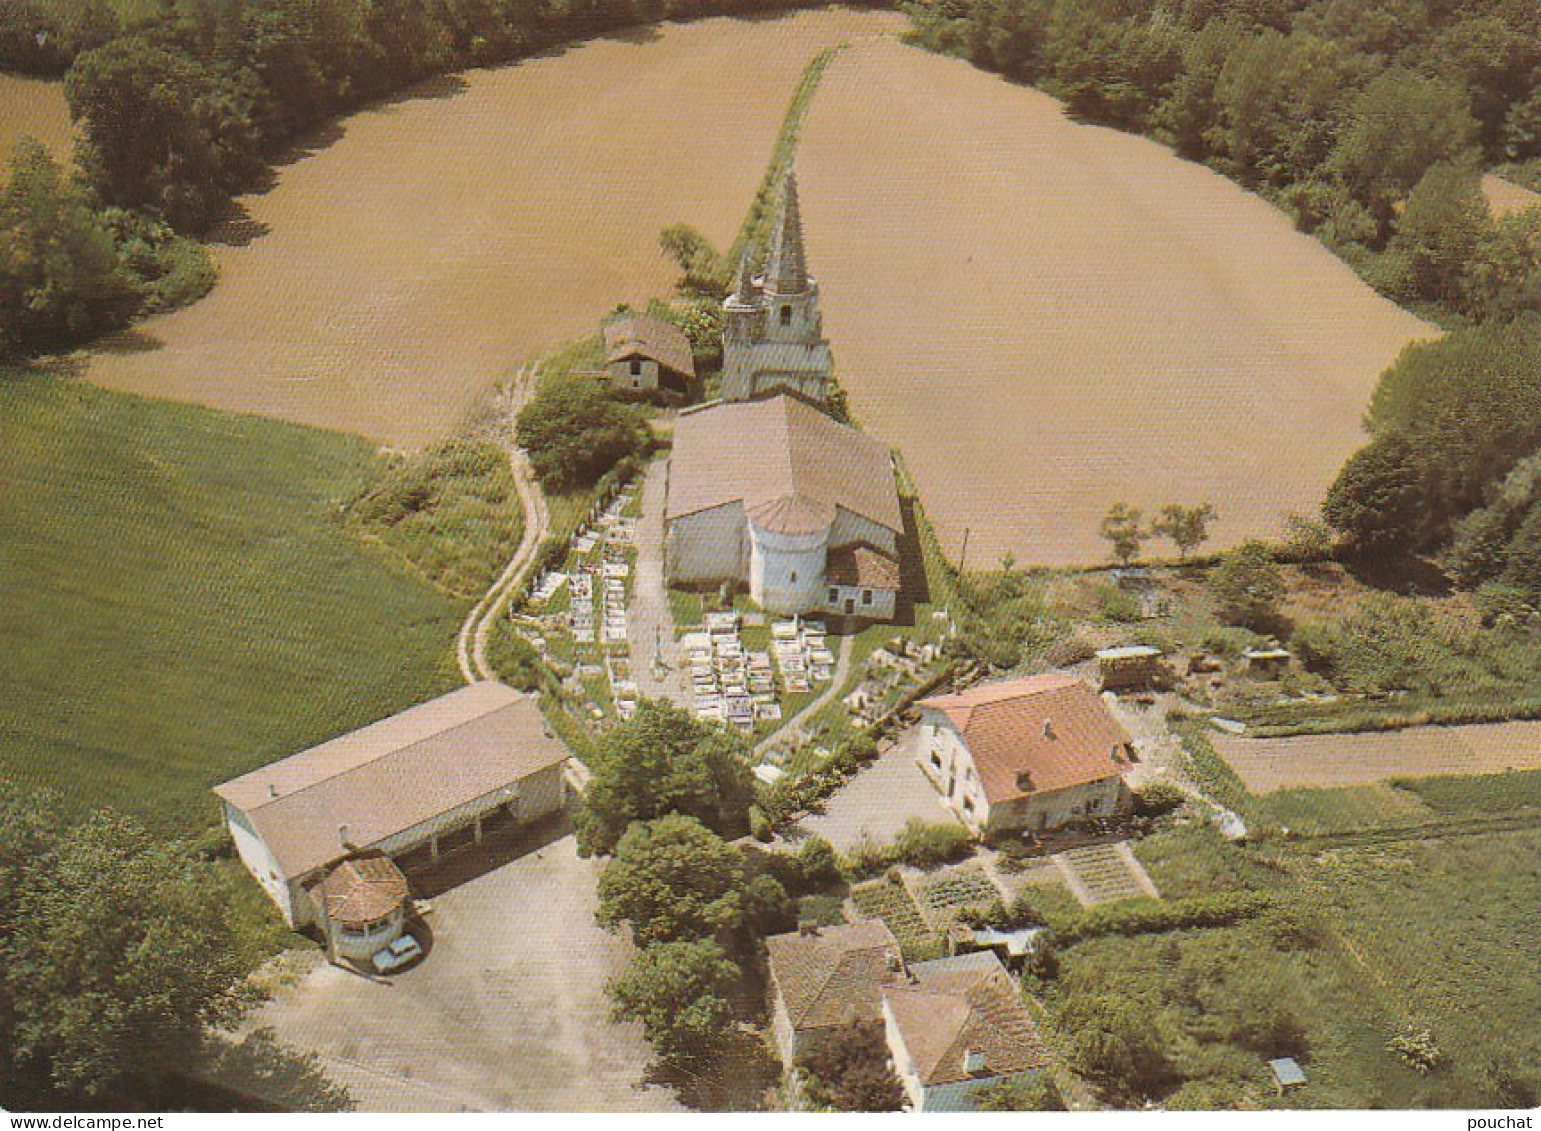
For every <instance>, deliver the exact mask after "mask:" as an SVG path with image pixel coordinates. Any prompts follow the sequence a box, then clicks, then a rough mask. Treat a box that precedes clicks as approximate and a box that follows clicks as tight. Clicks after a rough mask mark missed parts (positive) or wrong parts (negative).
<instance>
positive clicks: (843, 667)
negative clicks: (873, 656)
mask: <svg viewBox="0 0 1541 1131" xmlns="http://www.w3.org/2000/svg"><path fill="white" fill-rule="evenodd" d="M855 640H856V637H855V636H854V635H849V636H842V637H841V638H840V654H839V655H838V656H837V657H836V658H835V670H834V672H833V673H831V675H830V678H829V686H828V687H826V688H825V689H824V691H823V693H822V694H821V695H820V696H819V697H818V698H817V699H815V700H814V701H813V702H812V703H809V704H808V705H807V706H806V707H804V708H803V709H802V710H801V711H799V712H797V714H795V715H793V716H792V717H791V718H790V719H788V720H787V721H786V722H785V723H783V724H782V725H781V726H779V727H777V728H776V729H775V730H774V731H772V732H771V733H770V734H768V735H766V736H765V738H763V739H762V740H761V741H760V742H758V743H757V744H756V745H755V748H754V752H755V757H756V758H759V757H761V756H763V755H764V754H765V753H766V752H767V751H769V750H770V749H771V747H773V746H779V745H784V743H785V740H786V739H793V740H794V741H796V736H797V734H798V729H799V728H800V727H801V726H802V724H803V723H805V722H807V721H808V720H809V719H811V718H813V716H814V715H816V714H818V713H819V712H820V711H822V710H823V709H824V708H825V707H826V706H828V705H829V702H830V700H832V699H833V698H834V697H835V696H836V695H839V694H840V692H841V691H843V690H844V689H845V681H846V676H847V675H848V674H849V672H850V669H851V652H852V651H853V650H854V648H855Z"/></svg>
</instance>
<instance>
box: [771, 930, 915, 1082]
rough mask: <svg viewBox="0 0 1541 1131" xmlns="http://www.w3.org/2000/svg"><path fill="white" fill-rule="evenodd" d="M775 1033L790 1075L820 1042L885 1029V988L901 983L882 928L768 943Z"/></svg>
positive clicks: (894, 949)
mask: <svg viewBox="0 0 1541 1131" xmlns="http://www.w3.org/2000/svg"><path fill="white" fill-rule="evenodd" d="M765 949H766V953H767V956H768V959H769V965H770V984H771V997H772V1024H771V1028H772V1031H773V1032H774V1033H775V1035H776V1047H777V1048H778V1049H780V1051H781V1062H782V1063H783V1064H784V1065H785V1066H786V1067H788V1068H791V1067H792V1065H793V1064H794V1063H796V1061H797V1058H798V1056H800V1055H802V1054H804V1053H806V1052H808V1051H809V1049H810V1048H812V1047H813V1046H815V1045H816V1044H818V1043H819V1042H821V1041H829V1040H837V1041H838V1040H840V1039H841V1038H842V1037H845V1036H848V1035H849V1034H850V1032H851V1030H852V1029H860V1028H863V1027H870V1028H871V1029H873V1030H874V1031H878V1030H881V1028H882V1025H883V987H884V986H885V985H893V984H895V983H898V982H901V981H903V980H904V978H905V974H904V961H903V959H902V958H901V957H900V954H899V943H898V941H897V940H896V939H895V938H894V936H893V934H892V933H891V932H890V931H889V929H888V927H887V926H885V925H884V924H883V923H882V922H881V921H879V920H874V921H872V922H862V923H850V924H846V925H843V926H838V927H807V928H805V929H803V930H800V931H798V932H797V933H796V934H790V935H774V936H772V937H771V938H768V939H766V940H765Z"/></svg>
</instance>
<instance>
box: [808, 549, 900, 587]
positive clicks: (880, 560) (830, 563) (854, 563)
mask: <svg viewBox="0 0 1541 1131" xmlns="http://www.w3.org/2000/svg"><path fill="white" fill-rule="evenodd" d="M824 580H825V582H827V583H828V584H830V585H847V586H853V587H860V588H862V589H898V588H899V563H898V562H896V561H894V560H893V558H891V557H889V556H888V555H887V554H884V553H880V552H879V551H877V550H874V549H873V548H872V547H871V546H868V545H865V544H863V543H860V542H858V543H856V544H854V545H850V546H838V547H836V548H835V549H833V550H831V551H830V552H829V558H828V560H827V562H826V564H825V566H824Z"/></svg>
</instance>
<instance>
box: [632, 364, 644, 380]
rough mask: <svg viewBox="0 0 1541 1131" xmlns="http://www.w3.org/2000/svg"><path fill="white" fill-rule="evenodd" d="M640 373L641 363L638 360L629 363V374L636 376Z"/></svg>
mask: <svg viewBox="0 0 1541 1131" xmlns="http://www.w3.org/2000/svg"><path fill="white" fill-rule="evenodd" d="M641 373H642V363H641V362H640V361H633V362H632V363H631V375H632V376H633V377H636V376H639V375H640V374H641Z"/></svg>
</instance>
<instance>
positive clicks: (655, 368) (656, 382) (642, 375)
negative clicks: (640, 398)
mask: <svg viewBox="0 0 1541 1131" xmlns="http://www.w3.org/2000/svg"><path fill="white" fill-rule="evenodd" d="M604 338H605V371H606V373H607V374H608V375H609V378H610V387H611V388H612V389H614V390H617V391H620V392H639V393H654V392H662V393H666V394H669V395H671V396H674V397H678V398H684V397H687V396H689V395H690V390H691V385H692V384H693V383H694V382H695V379H696V362H695V356H694V354H692V352H691V349H690V339H689V338H688V337H686V336H685V332H684V331H683V330H681V329H680V328H679V327H678V326H675V325H673V324H672V323H669V322H665V321H664V320H663V319H662V318H655V317H654V316H653V315H651V314H626V315H623V316H621V317H620V318H616V319H614V320H613V321H611V322H607V323H606V324H605V326H604Z"/></svg>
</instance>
